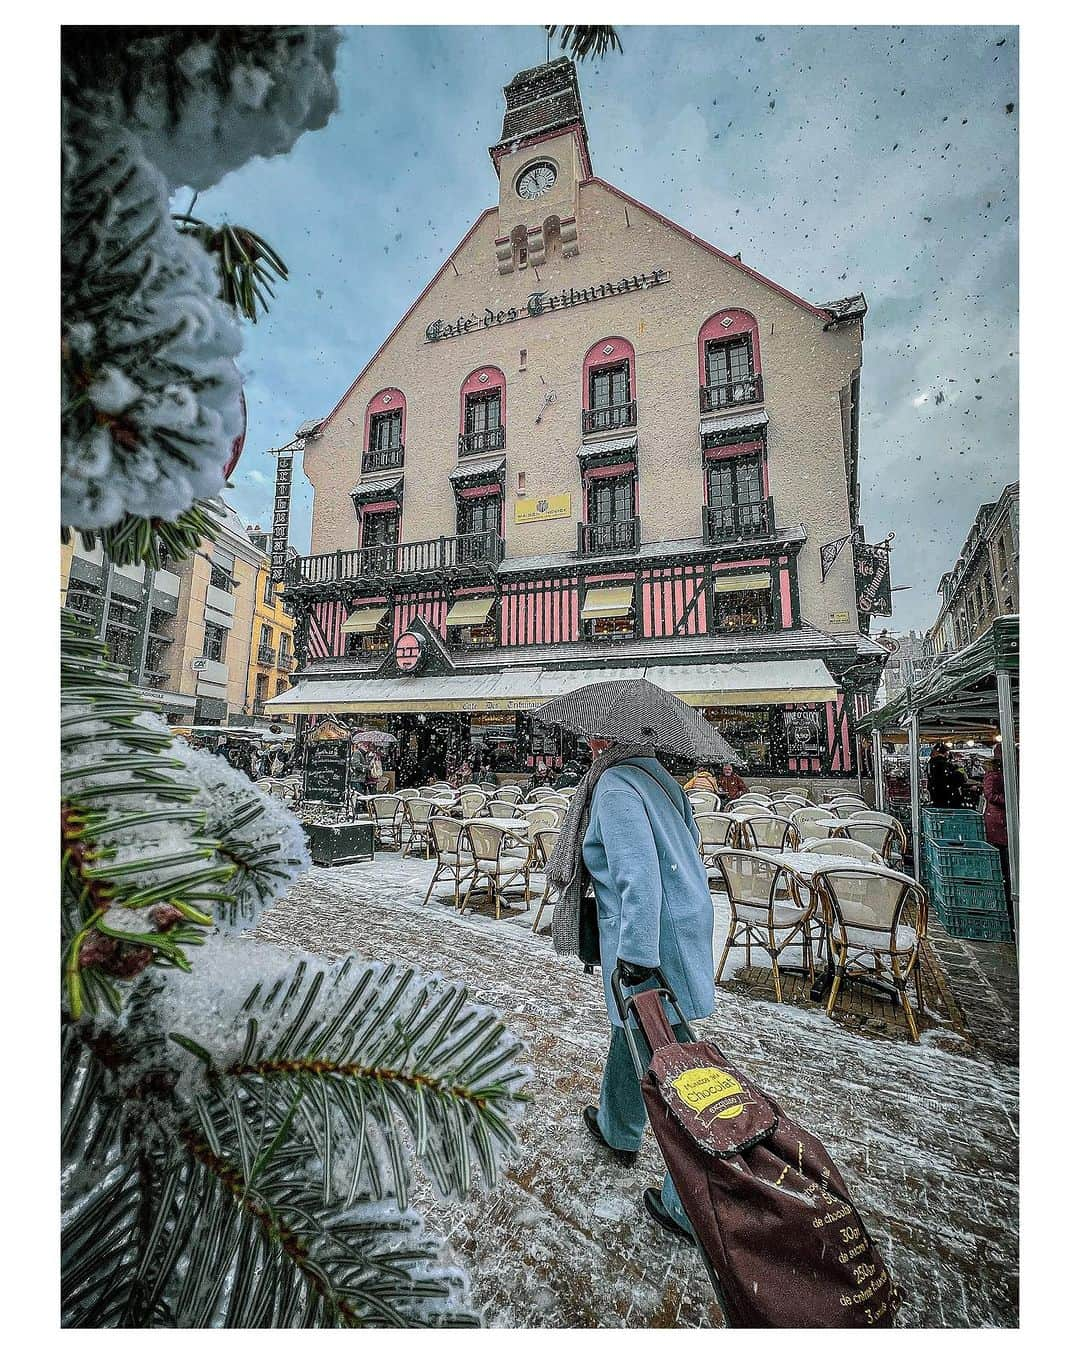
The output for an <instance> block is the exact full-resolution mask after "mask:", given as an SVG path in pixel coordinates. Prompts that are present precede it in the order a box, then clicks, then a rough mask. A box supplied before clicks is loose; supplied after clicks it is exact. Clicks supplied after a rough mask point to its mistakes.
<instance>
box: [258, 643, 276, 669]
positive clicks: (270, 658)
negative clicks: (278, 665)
mask: <svg viewBox="0 0 1080 1349" xmlns="http://www.w3.org/2000/svg"><path fill="white" fill-rule="evenodd" d="M256 659H257V660H258V662H259V664H260V665H273V663H274V648H273V647H272V646H260V647H259V652H258V655H257V657H256Z"/></svg>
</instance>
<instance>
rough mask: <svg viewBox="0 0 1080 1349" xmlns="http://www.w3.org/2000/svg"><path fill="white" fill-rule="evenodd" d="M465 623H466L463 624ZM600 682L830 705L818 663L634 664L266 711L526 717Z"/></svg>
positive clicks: (312, 682)
mask: <svg viewBox="0 0 1080 1349" xmlns="http://www.w3.org/2000/svg"><path fill="white" fill-rule="evenodd" d="M470 621H471V620H470ZM600 679H651V680H652V682H653V683H654V684H659V685H660V687H661V688H664V689H667V690H668V692H669V693H674V694H675V695H676V696H677V697H679V698H682V699H683V700H684V701H685V702H687V703H690V704H691V705H692V706H694V707H725V706H729V707H730V706H733V707H747V706H756V705H767V704H777V703H828V702H834V701H835V700H836V696H837V687H836V683H835V682H834V680H833V678H832V676H831V675H830V674H829V672H828V670H827V669H826V668H825V664H824V662H823V661H820V660H774V661H739V662H730V663H726V664H712V665H652V666H646V665H634V666H628V667H625V668H622V669H615V670H612V669H604V670H594V669H582V670H541V669H538V668H535V667H534V668H532V669H517V670H498V671H493V672H492V673H490V674H461V675H417V676H408V675H406V676H402V677H400V678H393V679H317V678H315V679H301V680H300V682H299V683H298V684H297V685H296V686H295V687H294V688H291V689H288V690H286V692H284V693H282V694H279V695H278V697H276V698H271V699H269V700H268V702H267V704H266V708H267V711H268V712H277V713H281V714H291V713H316V714H323V713H328V712H349V713H353V712H492V711H499V710H504V709H505V710H508V711H525V710H527V709H528V708H530V707H534V706H535V705H536V704H537V703H543V702H546V701H547V700H548V699H549V698H556V697H558V696H559V694H561V693H569V692H571V691H572V690H573V689H579V688H583V687H584V686H585V685H587V684H595V683H596V682H597V681H598V680H600Z"/></svg>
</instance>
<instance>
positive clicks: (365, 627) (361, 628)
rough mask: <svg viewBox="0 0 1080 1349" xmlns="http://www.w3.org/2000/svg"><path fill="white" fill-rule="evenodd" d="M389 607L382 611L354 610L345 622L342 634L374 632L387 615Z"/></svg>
mask: <svg viewBox="0 0 1080 1349" xmlns="http://www.w3.org/2000/svg"><path fill="white" fill-rule="evenodd" d="M389 612H390V610H389V608H388V607H385V606H384V607H383V608H382V609H354V610H353V611H352V613H351V614H350V615H349V616H348V618H347V619H346V620H345V623H344V626H343V627H342V629H341V630H342V632H374V631H375V629H376V628H377V627H378V626H379V624H380V623H381V622H382V621H383V619H384V618H385V617H386V615H387V614H388V613H389Z"/></svg>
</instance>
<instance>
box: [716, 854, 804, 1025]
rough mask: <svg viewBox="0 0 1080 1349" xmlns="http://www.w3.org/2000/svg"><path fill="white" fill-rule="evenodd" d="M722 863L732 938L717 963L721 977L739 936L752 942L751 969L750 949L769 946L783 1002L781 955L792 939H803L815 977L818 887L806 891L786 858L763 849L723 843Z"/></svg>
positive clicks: (718, 859)
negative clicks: (748, 849) (813, 934)
mask: <svg viewBox="0 0 1080 1349" xmlns="http://www.w3.org/2000/svg"><path fill="white" fill-rule="evenodd" d="M716 863H717V866H718V867H719V868H720V872H721V874H722V876H723V878H724V885H725V887H726V889H727V892H728V904H729V905H730V908H731V922H730V924H729V926H728V934H727V940H726V941H725V942H724V950H723V953H722V955H721V956H720V963H719V965H718V966H717V967H716V982H717V983H719V982H720V980H721V979H722V977H723V973H724V966H725V964H726V963H727V958H728V952H729V951H730V950H731V948H732V947H733V946H734V945H735V943H736V942H737V941H740V940H742V941H744V942H745V944H746V968H747V969H749V968H750V950H751V947H753V946H757V947H759V948H760V949H762V950H764V951H767V952H768V955H769V961H770V963H771V965H772V976H773V991H774V992H775V994H776V1001H777V1002H783V1001H784V994H783V990H782V989H781V987H780V963H779V962H780V956H781V954H782V953H783V952H784V951H785V950H786V949H787V948H788V947H789V946H790V945H791V943H792V942H794V941H798V940H801V942H802V948H803V960H804V963H805V969H806V972H807V975H808V976H810V977H813V972H814V956H813V950H812V947H811V921H812V919H813V917H814V905H815V893H816V892H815V891H814V890H813V888H811V889H810V890H809V891H808V892H807V894H806V896H805V897H804V893H803V891H802V890H800V888H799V878H798V877H797V876H796V874H795V873H794V872H793V871H791V870H790V869H789V868H788V867H786V866H784V864H783V863H782V862H778V861H776V860H774V859H773V858H771V857H763V856H762V855H761V853H758V852H746V851H744V850H740V849H736V848H721V849H720V851H719V852H718V853H717V854H716Z"/></svg>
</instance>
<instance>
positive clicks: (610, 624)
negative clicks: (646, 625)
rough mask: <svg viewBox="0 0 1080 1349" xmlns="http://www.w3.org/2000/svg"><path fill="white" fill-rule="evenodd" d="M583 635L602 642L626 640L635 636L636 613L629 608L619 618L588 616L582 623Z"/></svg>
mask: <svg viewBox="0 0 1080 1349" xmlns="http://www.w3.org/2000/svg"><path fill="white" fill-rule="evenodd" d="M582 627H583V628H584V629H586V632H585V636H586V637H590V638H593V639H594V640H596V641H602V642H628V641H631V640H632V639H633V638H635V637H636V636H637V615H636V614H635V612H634V610H633V609H631V610H630V612H629V613H628V614H624V615H622V617H620V618H589V619H586V620H585V622H584V623H583V624H582Z"/></svg>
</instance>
